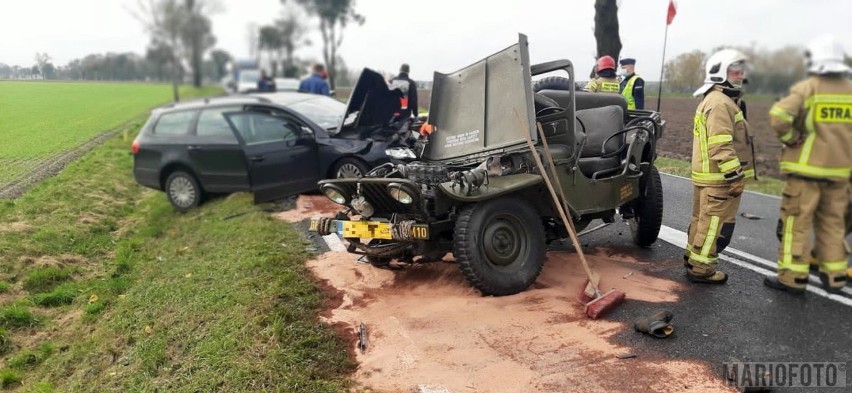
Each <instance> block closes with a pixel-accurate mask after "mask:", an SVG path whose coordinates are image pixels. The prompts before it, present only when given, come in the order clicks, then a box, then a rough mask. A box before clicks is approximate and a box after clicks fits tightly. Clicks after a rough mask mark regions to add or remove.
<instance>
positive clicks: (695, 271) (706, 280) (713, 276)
mask: <svg viewBox="0 0 852 393" xmlns="http://www.w3.org/2000/svg"><path fill="white" fill-rule="evenodd" d="M687 265H688V266H687V267H686V279H687V280H689V281H690V282H693V283H696V284H724V283H726V282H727V281H728V275H727V274H725V272H722V271H719V270H716V264H715V263H714V264H704V263H701V262H695V261H692V260H690V261H689V262H687Z"/></svg>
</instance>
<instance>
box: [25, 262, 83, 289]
mask: <svg viewBox="0 0 852 393" xmlns="http://www.w3.org/2000/svg"><path fill="white" fill-rule="evenodd" d="M71 273H72V271H71V269H68V268H59V267H56V266H46V267H42V268H38V269H34V270H31V271H30V272H29V273H28V274H27V277H26V279H24V289H25V290H27V291H29V292H33V293H34V292H47V291H50V290H52V289H53V287H55V286H56V285H58V284H61V283H63V282H65V281H68V280H70V279H71Z"/></svg>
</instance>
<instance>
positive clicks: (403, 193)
mask: <svg viewBox="0 0 852 393" xmlns="http://www.w3.org/2000/svg"><path fill="white" fill-rule="evenodd" d="M388 194H390V196H391V198H393V199H394V200H395V201H397V202H399V203H402V204H403V205H410V204H412V203H414V193H413V192H412V191H411V190H409V189H408V187H405V186H403V185H402V184H400V183H391V184H388Z"/></svg>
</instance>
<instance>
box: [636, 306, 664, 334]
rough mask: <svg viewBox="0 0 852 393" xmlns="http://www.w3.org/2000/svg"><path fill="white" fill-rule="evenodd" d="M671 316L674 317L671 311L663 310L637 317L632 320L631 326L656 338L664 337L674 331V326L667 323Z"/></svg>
mask: <svg viewBox="0 0 852 393" xmlns="http://www.w3.org/2000/svg"><path fill="white" fill-rule="evenodd" d="M672 318H674V314H672V312H671V311H669V310H663V311H660V312H658V313H656V314H654V315H651V316H648V317H645V318H639V319H637V320H636V321H634V322H633V328H634V329H636V331H639V332H642V333H647V334H650V335H652V336H654V337H656V338H666V337H668V336H670V335H671V334H672V333H673V332H674V328H673V327H672V325H671V324H670V323H669V322H671V321H672Z"/></svg>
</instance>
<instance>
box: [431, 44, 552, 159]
mask: <svg viewBox="0 0 852 393" xmlns="http://www.w3.org/2000/svg"><path fill="white" fill-rule="evenodd" d="M530 80H531V76H530V63H529V49H528V44H527V37H526V36H525V35H523V34H519V35H518V43H516V44H514V45H512V46H510V47H508V48H506V49H504V50H502V51H500V52H497V53H495V54H493V55H491V56H488V57H486V58H485V59H482V60H480V61H478V62H476V63H474V64H471V65H469V66H467V67H465V68H462V69H461V70H458V71H456V72H453V73H450V74H441V73H438V72H436V73H435V75H434V79H433V82H432V100H431V103H430V108H429V123H430V124H432V125H433V126H435V128H436V131H435V132H434V133H433V134H432V135H430V137H429V144H428V145H427V146H426V149H425V151H424V153H423V158H424V159H427V160H433V161H446V160H453V161H456V160H459V159H461V158H464V159H465V160H472V159H474V158H476V157H482V156H487V155H490V154H494V153H497V152H499V151H503V150H506V149H508V148H512V147H517V146H518V145H524V144H526V135H530V136H531V137H532V139H533V141H536V140H537V138H536V136H537V134H536V132H535V128H534V125H533V124H534V120H535V116H534V113H533V110H534V107H533V99H532V89H531V87H530Z"/></svg>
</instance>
